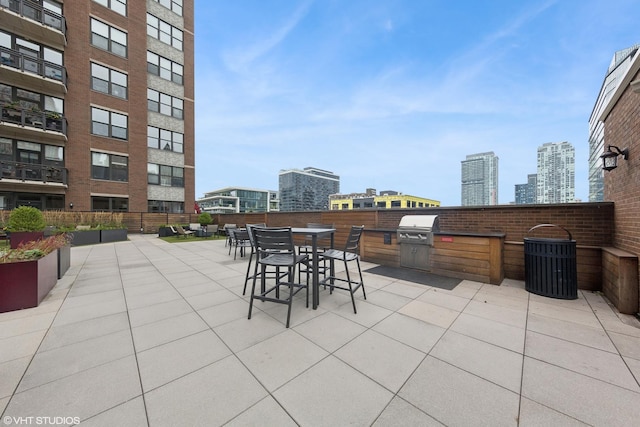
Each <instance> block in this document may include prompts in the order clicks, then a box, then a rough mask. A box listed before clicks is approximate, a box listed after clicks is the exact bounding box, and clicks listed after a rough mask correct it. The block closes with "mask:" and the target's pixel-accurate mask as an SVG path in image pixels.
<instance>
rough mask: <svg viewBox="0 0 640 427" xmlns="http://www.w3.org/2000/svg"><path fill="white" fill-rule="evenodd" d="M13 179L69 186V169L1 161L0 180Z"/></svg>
mask: <svg viewBox="0 0 640 427" xmlns="http://www.w3.org/2000/svg"><path fill="white" fill-rule="evenodd" d="M3 179H12V180H18V181H23V182H26V181H39V182H42V183H58V184H63V185H67V168H63V167H56V166H49V165H40V164H33V163H20V162H10V161H1V162H0V180H3Z"/></svg>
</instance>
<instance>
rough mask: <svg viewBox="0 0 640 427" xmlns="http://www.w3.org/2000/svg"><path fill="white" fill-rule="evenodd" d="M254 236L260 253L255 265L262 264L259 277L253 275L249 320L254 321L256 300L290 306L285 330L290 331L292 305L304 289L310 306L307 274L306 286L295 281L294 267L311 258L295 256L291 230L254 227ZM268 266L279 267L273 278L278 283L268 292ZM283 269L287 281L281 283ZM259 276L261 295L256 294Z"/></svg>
mask: <svg viewBox="0 0 640 427" xmlns="http://www.w3.org/2000/svg"><path fill="white" fill-rule="evenodd" d="M253 236H254V239H255V240H254V242H255V247H256V251H257V258H256V263H257V264H256V265H260V274H254V276H253V284H252V286H251V299H250V301H249V315H248V318H249V319H251V311H252V309H253V300H256V299H257V300H260V301H269V302H275V303H278V304H287V305H288V310H287V324H286V327H287V328H288V327H289V321H290V319H291V303H292V302H293V298H294V297H295V295H296V294H297V293H298V292H300V291H301V290H303V289H306V294H307V299H306V303H307V307H309V286H308V283H309V277H308V275H307V282H306V283H305V284H302V283H294V282H293V280H294V278H295V268H296V267H297V266H299V264H300V263H301V262H304V261H305V260H306V259H308V257H307V256H306V255H298V254H296V251H295V246H294V244H293V234H292V233H291V227H281V228H266V227H265V228H254V229H253ZM267 267H275V268H276V275H275V277H274V278H275V283H274V285H273V286H271V287H269V288H268V289H267V287H266V278H267V277H266V272H267ZM281 268H285V269H286V270H287V274H286V277H287V279H288V280H286V281H281V279H282V277H281V275H280V269H281ZM258 276H260V292H259V293H258V294H256V281H257V278H258ZM283 287H284V288H286V289H287V290H288V294H287V295H286V296H282V297H281V296H280V288H283Z"/></svg>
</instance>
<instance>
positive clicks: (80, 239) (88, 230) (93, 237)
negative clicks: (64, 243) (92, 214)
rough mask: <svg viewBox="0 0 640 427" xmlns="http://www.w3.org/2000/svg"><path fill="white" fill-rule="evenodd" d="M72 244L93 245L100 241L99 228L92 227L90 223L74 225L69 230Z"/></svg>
mask: <svg viewBox="0 0 640 427" xmlns="http://www.w3.org/2000/svg"><path fill="white" fill-rule="evenodd" d="M71 235H72V236H73V239H72V240H71V243H72V245H73V246H82V245H95V244H98V243H100V230H99V229H96V228H92V227H91V225H90V224H86V225H76V228H75V230H74V231H72V232H71Z"/></svg>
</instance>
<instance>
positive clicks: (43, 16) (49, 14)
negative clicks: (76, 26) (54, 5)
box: [0, 0, 67, 35]
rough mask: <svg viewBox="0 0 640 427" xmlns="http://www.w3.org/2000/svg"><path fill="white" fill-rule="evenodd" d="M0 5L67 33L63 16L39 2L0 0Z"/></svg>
mask: <svg viewBox="0 0 640 427" xmlns="http://www.w3.org/2000/svg"><path fill="white" fill-rule="evenodd" d="M0 7H2V8H6V9H9V10H10V11H12V12H15V13H17V14H18V15H20V16H24V17H25V18H29V19H32V20H34V21H36V22H39V23H41V24H42V25H46V26H47V27H52V28H55V29H57V30H60V31H61V32H62V34H65V35H66V33H67V24H66V21H65V19H64V16H62V15H60V14H58V13H55V12H53V11H51V10H48V9H46V8H43V7H42V6H40V5H39V4H34V3H32V2H30V1H26V0H0Z"/></svg>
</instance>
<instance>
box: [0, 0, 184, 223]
mask: <svg viewBox="0 0 640 427" xmlns="http://www.w3.org/2000/svg"><path fill="white" fill-rule="evenodd" d="M193 14H194V11H193V0H146V1H145V0H141V1H131V0H77V1H74V2H62V1H55V0H36V1H27V0H16V1H12V2H6V3H5V2H1V3H0V22H1V24H0V49H1V50H0V56H1V58H2V61H0V102H1V105H2V118H1V121H0V162H1V168H2V170H1V173H2V175H1V179H0V209H12V208H14V207H16V206H19V205H32V206H36V207H38V208H41V209H65V210H68V209H74V210H82V211H89V210H94V211H98V210H110V211H129V212H185V211H186V212H191V211H192V209H193V206H194V199H195V188H194V186H195V179H194V72H193V68H194V34H193V30H194V23H193Z"/></svg>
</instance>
